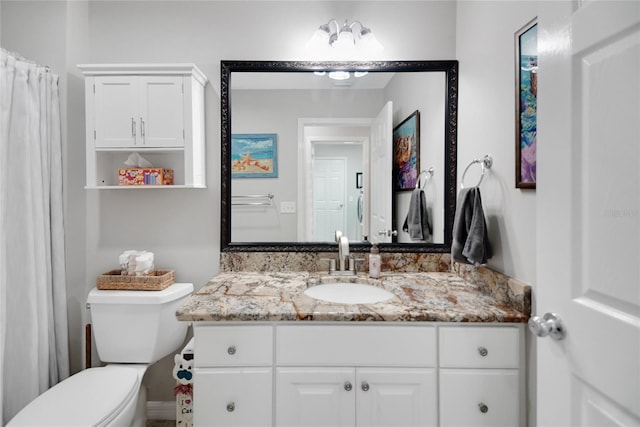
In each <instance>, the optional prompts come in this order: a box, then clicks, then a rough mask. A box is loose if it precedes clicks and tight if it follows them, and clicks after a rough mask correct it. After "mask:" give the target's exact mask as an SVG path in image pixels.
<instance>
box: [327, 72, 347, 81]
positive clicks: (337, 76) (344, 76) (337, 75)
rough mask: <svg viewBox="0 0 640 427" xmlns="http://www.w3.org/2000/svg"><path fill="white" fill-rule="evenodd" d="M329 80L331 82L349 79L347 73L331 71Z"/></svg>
mask: <svg viewBox="0 0 640 427" xmlns="http://www.w3.org/2000/svg"><path fill="white" fill-rule="evenodd" d="M329 78H330V79H333V80H347V79H348V78H349V73H347V72H346V71H331V72H330V73H329Z"/></svg>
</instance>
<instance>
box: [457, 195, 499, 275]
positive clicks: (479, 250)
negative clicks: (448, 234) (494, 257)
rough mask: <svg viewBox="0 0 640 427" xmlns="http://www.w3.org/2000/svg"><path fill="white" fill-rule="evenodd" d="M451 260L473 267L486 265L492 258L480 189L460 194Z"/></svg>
mask: <svg viewBox="0 0 640 427" xmlns="http://www.w3.org/2000/svg"><path fill="white" fill-rule="evenodd" d="M451 258H452V259H453V260H454V261H456V262H460V263H464V264H472V265H481V264H486V263H487V259H489V258H491V246H490V245H489V237H488V235H487V223H486V222H485V219H484V212H483V210H482V198H481V197H480V189H479V188H478V187H470V188H463V189H462V190H460V193H459V194H458V203H457V207H456V215H455V219H454V221H453V242H452V244H451Z"/></svg>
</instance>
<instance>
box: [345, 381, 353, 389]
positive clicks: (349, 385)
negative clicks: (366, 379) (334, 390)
mask: <svg viewBox="0 0 640 427" xmlns="http://www.w3.org/2000/svg"><path fill="white" fill-rule="evenodd" d="M352 388H353V386H352V385H351V383H350V382H349V381H347V382H346V383H344V389H345V390H347V391H351V389H352Z"/></svg>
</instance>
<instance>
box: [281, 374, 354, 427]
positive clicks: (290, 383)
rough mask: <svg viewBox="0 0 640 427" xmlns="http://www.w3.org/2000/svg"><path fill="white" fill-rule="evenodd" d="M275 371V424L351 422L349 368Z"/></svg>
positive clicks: (294, 426)
mask: <svg viewBox="0 0 640 427" xmlns="http://www.w3.org/2000/svg"><path fill="white" fill-rule="evenodd" d="M276 372H277V374H276V396H277V399H276V425H277V426H278V427H307V426H318V427H320V426H322V427H326V426H332V427H340V426H351V427H352V426H353V425H354V423H355V404H356V397H355V396H356V386H355V384H354V380H355V375H354V369H353V368H278V369H277V371H276Z"/></svg>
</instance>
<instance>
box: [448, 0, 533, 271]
mask: <svg viewBox="0 0 640 427" xmlns="http://www.w3.org/2000/svg"><path fill="white" fill-rule="evenodd" d="M536 10H537V9H536V2H535V1H514V2H504V1H496V2H490V1H461V2H459V3H458V18H457V24H456V25H457V42H456V56H457V59H458V60H459V61H460V85H459V109H458V182H460V179H461V178H462V173H463V171H464V169H465V168H466V167H467V165H468V164H469V162H471V161H472V160H473V159H475V158H482V157H483V156H484V155H485V154H491V155H492V156H493V160H494V163H493V167H492V168H491V170H490V171H489V172H487V174H485V177H484V179H483V181H482V184H481V186H480V190H481V192H482V202H483V206H484V209H485V215H486V219H487V225H488V228H489V240H490V242H491V244H492V247H493V252H494V255H493V258H491V259H490V260H489V267H490V268H492V269H494V270H497V271H500V272H502V273H504V274H507V275H509V276H512V277H515V278H517V279H519V280H522V281H524V282H526V283H529V284H534V283H535V278H536V277H535V274H536V258H535V253H536V227H535V222H536V221H535V218H536V217H535V211H536V203H535V202H536V198H535V190H520V189H516V188H515V108H516V104H515V102H516V101H515V65H514V49H515V48H514V33H515V32H516V31H517V30H518V29H519V28H520V27H522V26H523V25H524V24H526V23H527V22H529V21H530V20H531V19H532V18H534V17H535V16H536ZM479 171H480V166H479V165H475V167H472V168H470V170H469V172H468V173H467V176H466V177H465V185H466V186H469V185H475V183H476V182H477V180H478V176H479V174H478V173H479Z"/></svg>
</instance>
